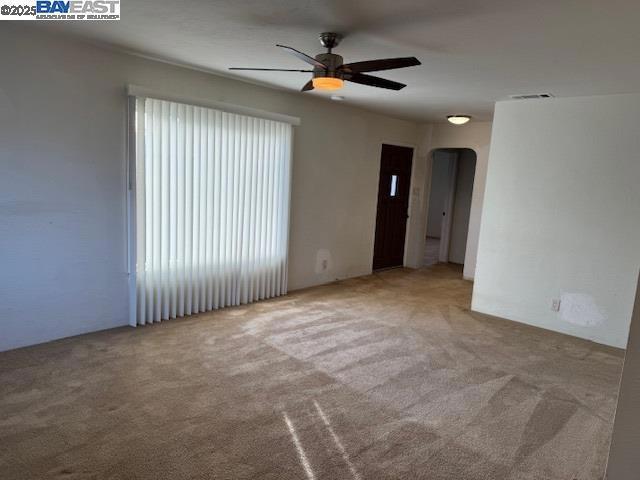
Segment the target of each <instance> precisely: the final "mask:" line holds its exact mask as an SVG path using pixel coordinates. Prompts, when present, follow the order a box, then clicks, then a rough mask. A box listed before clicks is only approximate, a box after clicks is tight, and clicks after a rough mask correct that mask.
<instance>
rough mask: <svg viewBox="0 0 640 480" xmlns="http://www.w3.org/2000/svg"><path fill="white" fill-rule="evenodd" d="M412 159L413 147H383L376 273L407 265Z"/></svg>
mask: <svg viewBox="0 0 640 480" xmlns="http://www.w3.org/2000/svg"><path fill="white" fill-rule="evenodd" d="M412 157H413V149H412V148H409V147H399V146H395V145H382V155H381V158H380V180H379V183H378V213H377V216H376V235H375V244H374V249H373V269H374V270H377V269H381V268H390V267H399V266H402V265H403V261H404V240H405V234H406V231H407V218H408V213H407V212H408V207H409V188H410V182H411V161H412Z"/></svg>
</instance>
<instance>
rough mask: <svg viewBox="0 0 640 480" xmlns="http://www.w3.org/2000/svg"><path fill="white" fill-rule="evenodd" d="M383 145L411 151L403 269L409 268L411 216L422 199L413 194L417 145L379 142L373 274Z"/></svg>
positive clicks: (372, 236) (372, 237) (374, 213)
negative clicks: (415, 204) (416, 203)
mask: <svg viewBox="0 0 640 480" xmlns="http://www.w3.org/2000/svg"><path fill="white" fill-rule="evenodd" d="M383 145H391V146H393V147H406V148H410V149H411V152H412V153H411V175H410V176H409V203H408V204H407V226H406V228H405V230H404V255H403V257H402V267H403V268H405V267H406V266H407V252H408V246H409V238H410V235H409V226H410V220H411V216H412V212H413V209H414V208H415V207H414V203H415V202H419V201H420V199H419V198H418V199H415V200H414V197H415V195H414V192H413V180H414V175H415V169H416V160H417V152H418V146H417V145H416V144H415V143H404V142H397V141H395V140H392V141H385V140H384V139H383V140H381V141H380V142H379V146H378V157H377V160H376V161H377V165H378V169H377V170H376V173H377V174H376V183H377V184H378V187H377V188H376V190H375V197H374V198H375V200H374V205H375V208H374V210H373V230H372V232H371V254H370V257H371V272H373V253H374V250H373V249H374V248H375V243H376V216H377V212H378V195H380V167H381V166H382V146H383Z"/></svg>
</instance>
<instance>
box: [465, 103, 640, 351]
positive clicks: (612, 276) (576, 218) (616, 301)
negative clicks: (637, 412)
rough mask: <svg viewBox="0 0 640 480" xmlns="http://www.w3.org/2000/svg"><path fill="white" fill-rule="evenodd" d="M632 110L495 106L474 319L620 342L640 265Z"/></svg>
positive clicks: (638, 153) (638, 107)
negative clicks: (480, 316)
mask: <svg viewBox="0 0 640 480" xmlns="http://www.w3.org/2000/svg"><path fill="white" fill-rule="evenodd" d="M638 111H640V95H609V96H600V97H577V98H562V99H560V98H558V99H551V100H542V101H526V100H525V101H506V102H499V103H497V104H496V112H495V118H494V123H493V136H492V140H491V154H490V158H489V170H488V174H487V187H486V193H485V202H484V210H483V214H482V225H481V229H480V246H479V252H478V265H477V269H478V270H477V274H476V282H475V288H474V294H473V308H474V309H475V310H478V311H481V312H484V313H489V314H492V315H497V316H500V317H504V318H509V319H512V320H517V321H520V322H524V323H528V324H531V325H535V326H538V327H542V328H548V329H550V330H556V331H560V332H563V333H568V334H570V335H575V336H578V337H583V338H586V339H590V340H594V341H596V342H600V343H604V344H607V345H612V346H616V347H624V346H625V345H626V343H627V334H628V329H629V321H630V319H631V309H632V305H633V296H634V293H635V279H636V276H637V273H638V266H639V265H640V249H639V248H638V245H640V222H639V221H638V211H640V189H639V188H638V181H639V180H640V136H639V135H638V132H637V130H638V129H637V117H638ZM553 299H561V300H562V301H561V304H560V311H559V312H556V311H552V309H551V305H552V300H553Z"/></svg>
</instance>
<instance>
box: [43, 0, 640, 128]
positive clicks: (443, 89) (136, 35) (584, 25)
mask: <svg viewBox="0 0 640 480" xmlns="http://www.w3.org/2000/svg"><path fill="white" fill-rule="evenodd" d="M638 25H640V1H638V0H595V1H594V0H535V1H532V0H466V1H465V0H326V1H312V0H179V1H175V0H122V20H121V21H119V22H49V23H48V25H47V28H51V29H54V30H57V31H67V32H72V33H75V34H79V35H81V36H84V37H87V38H90V39H92V40H97V41H100V42H106V43H108V44H111V45H112V46H116V47H118V48H122V49H126V50H129V51H134V52H138V53H141V54H145V55H149V56H152V57H156V58H159V59H165V60H169V61H173V62H178V63H183V64H186V65H193V66H197V67H200V68H204V69H208V70H212V71H214V72H222V73H224V74H225V75H230V74H231V73H230V72H228V71H227V68H228V67H231V66H237V67H270V68H306V64H304V63H302V62H301V61H299V60H297V59H296V58H295V57H293V56H290V55H288V54H287V53H286V52H285V51H283V50H281V49H279V48H276V47H275V44H276V43H282V44H285V45H290V46H293V47H294V48H297V49H299V50H302V51H304V52H306V53H308V54H310V55H315V54H317V53H320V52H321V51H322V48H321V46H320V44H319V43H318V40H317V34H318V33H319V32H322V31H338V32H341V33H343V34H345V38H344V40H343V42H342V44H341V45H340V46H339V47H338V48H337V49H336V50H335V53H339V54H341V55H342V56H343V57H344V58H345V62H353V61H360V60H369V59H375V58H385V57H399V56H416V57H418V59H420V60H421V61H422V63H423V65H422V66H419V67H413V68H407V69H404V70H397V71H390V72H380V73H379V74H378V75H380V76H381V77H385V78H389V79H392V80H397V81H400V82H403V83H407V84H408V87H406V88H405V89H404V90H401V91H399V92H393V91H388V90H382V89H378V88H372V87H366V86H363V85H355V84H349V85H348V86H347V87H346V88H344V89H343V90H342V91H341V94H342V95H344V96H345V97H346V102H347V103H352V104H355V105H360V106H364V107H366V108H369V109H371V110H376V111H380V112H385V113H387V114H390V115H393V116H396V117H400V118H408V119H414V120H429V121H443V119H444V117H445V116H446V115H447V114H450V113H468V114H470V115H472V116H473V117H475V118H477V119H482V120H487V119H490V118H491V116H492V113H493V104H494V102H495V101H496V100H501V99H505V98H507V97H508V95H510V94H521V93H540V92H551V93H553V94H555V95H556V96H581V95H594V94H609V93H631V92H640V58H639V57H640V53H639V51H638V47H639V46H640V28H638ZM233 76H236V77H238V78H244V79H249V80H251V81H254V82H255V81H258V82H260V83H263V84H267V85H272V86H280V87H285V88H288V89H291V90H299V89H300V87H302V85H303V84H304V83H305V82H306V81H307V80H308V78H309V74H306V73H279V72H274V73H261V72H238V73H236V72H234V73H233ZM301 95H323V96H325V97H328V94H326V93H321V92H313V93H305V94H302V93H301Z"/></svg>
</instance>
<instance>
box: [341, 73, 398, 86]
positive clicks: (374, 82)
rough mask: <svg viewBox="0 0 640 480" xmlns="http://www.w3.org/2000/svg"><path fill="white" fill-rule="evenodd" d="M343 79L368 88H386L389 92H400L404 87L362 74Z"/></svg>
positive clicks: (390, 81)
mask: <svg viewBox="0 0 640 480" xmlns="http://www.w3.org/2000/svg"><path fill="white" fill-rule="evenodd" d="M344 79H345V80H348V81H349V82H354V83H360V84H362V85H369V86H370V87H378V88H388V89H389V90H402V89H403V88H404V87H406V85H405V84H404V83H398V82H394V81H392V80H387V79H386V78H380V77H374V76H373V75H364V74H362V73H356V74H355V75H351V76H346V77H344Z"/></svg>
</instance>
